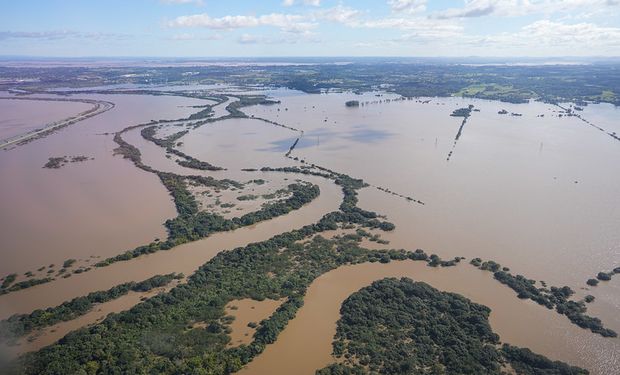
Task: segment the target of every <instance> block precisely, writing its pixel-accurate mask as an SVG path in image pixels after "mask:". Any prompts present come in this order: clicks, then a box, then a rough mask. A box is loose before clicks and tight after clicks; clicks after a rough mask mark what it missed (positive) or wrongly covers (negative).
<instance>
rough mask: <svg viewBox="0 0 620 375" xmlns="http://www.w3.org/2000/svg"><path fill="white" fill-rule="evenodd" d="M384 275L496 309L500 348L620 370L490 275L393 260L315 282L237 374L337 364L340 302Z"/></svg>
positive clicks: (601, 342)
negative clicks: (520, 348)
mask: <svg viewBox="0 0 620 375" xmlns="http://www.w3.org/2000/svg"><path fill="white" fill-rule="evenodd" d="M385 277H409V278H411V279H413V280H416V281H423V282H426V283H428V284H430V285H431V286H433V287H435V288H437V289H440V290H443V291H449V292H455V293H459V294H461V295H463V296H465V297H467V298H469V299H471V300H472V301H474V302H477V303H480V304H483V305H486V306H488V307H490V308H491V309H492V312H491V316H490V322H491V326H492V327H493V330H494V331H495V332H496V333H498V334H499V335H500V338H501V340H502V342H507V343H510V344H513V345H518V346H523V347H529V348H531V349H532V350H533V351H535V352H537V353H540V354H543V355H546V356H548V357H550V358H553V359H556V360H563V361H567V362H569V363H572V364H574V365H581V366H585V367H587V368H589V369H591V371H592V374H601V375H603V374H611V373H617V370H618V369H620V367H619V363H618V361H619V358H618V355H619V354H618V353H620V352H618V351H616V352H615V355H613V356H612V357H607V356H606V354H602V353H599V355H595V356H594V357H593V356H590V355H586V354H585V353H584V352H583V350H582V349H583V348H582V347H581V345H579V344H578V342H579V339H580V338H583V337H585V336H590V335H591V334H590V333H589V332H588V331H586V330H582V329H580V328H578V327H576V326H573V325H571V324H570V322H568V319H566V318H565V317H561V318H558V315H557V314H556V313H555V312H554V311H551V310H547V309H546V308H544V307H541V306H538V305H536V304H534V303H529V302H523V301H521V300H519V299H517V298H516V296H515V293H514V292H513V291H512V290H510V289H508V288H506V287H504V286H503V285H501V284H499V283H496V282H493V281H491V280H490V275H489V274H488V273H486V272H481V271H480V270H478V269H476V268H474V267H472V266H470V265H467V264H461V265H459V266H457V267H453V268H432V267H428V266H427V265H426V263H424V262H414V261H393V262H391V263H388V264H381V263H364V264H359V265H353V266H344V267H340V268H337V269H335V270H333V271H330V272H328V273H326V274H324V275H322V276H320V277H319V278H317V279H316V280H315V281H314V282H313V283H312V284H311V286H310V287H309V288H308V291H307V293H306V297H305V298H304V306H303V307H302V308H301V309H300V310H299V311H298V313H297V315H296V316H295V318H293V320H292V321H290V322H289V324H288V325H287V327H286V328H285V329H284V330H283V331H282V332H281V333H280V336H279V337H278V340H277V341H276V342H275V343H274V344H271V345H268V346H267V347H266V349H265V351H264V352H263V353H262V354H260V355H259V356H258V357H257V358H255V359H254V360H253V361H252V362H250V363H249V364H248V365H247V366H246V367H245V368H244V369H243V370H241V371H240V372H239V374H243V375H252V374H257V375H258V374H273V375H277V374H283V375H284V374H299V375H304V374H308V375H310V374H314V372H315V371H316V370H318V369H320V368H323V367H325V366H327V365H329V364H330V363H333V362H335V358H334V357H333V356H332V355H331V352H332V345H331V344H332V341H333V338H334V335H335V334H336V322H337V321H338V319H339V318H340V306H341V305H342V302H343V301H344V300H345V299H346V298H347V297H348V296H350V295H351V294H353V293H354V292H356V291H358V290H359V289H361V288H363V287H365V286H368V285H370V284H371V283H372V282H373V281H375V280H380V279H382V278H385ZM472 285H476V288H472ZM569 337H570V339H567V338H569ZM595 341H596V345H597V346H599V347H605V346H609V345H617V342H616V343H615V344H614V343H613V342H610V341H609V339H605V338H602V337H598V338H597V339H596V340H595ZM616 341H617V340H616ZM615 347H616V348H618V346H615Z"/></svg>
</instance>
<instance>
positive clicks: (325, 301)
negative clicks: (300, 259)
mask: <svg viewBox="0 0 620 375" xmlns="http://www.w3.org/2000/svg"><path fill="white" fill-rule="evenodd" d="M222 92H225V88H222ZM265 92H266V93H268V94H271V95H273V97H274V99H277V100H280V101H281V103H280V104H277V105H270V106H253V107H250V108H245V109H244V112H246V113H248V114H249V115H255V116H257V117H262V118H266V119H269V120H272V121H276V122H278V123H281V124H284V125H287V126H291V127H295V128H297V129H300V130H303V132H304V133H303V137H302V138H301V139H300V141H299V142H298V144H297V147H296V148H295V150H294V151H293V153H292V155H291V156H293V157H299V158H300V159H305V160H306V161H307V162H308V163H316V164H318V165H321V166H323V167H327V168H330V169H333V170H336V171H338V172H343V173H346V174H349V175H351V176H353V177H358V178H363V179H364V180H365V181H366V182H368V183H370V184H371V187H369V188H365V189H362V190H361V191H360V194H359V198H360V203H359V205H360V207H362V208H364V209H369V210H372V211H376V212H378V213H380V214H385V215H386V216H387V218H388V220H390V221H391V222H393V223H394V224H396V230H394V231H393V232H391V233H382V238H384V239H386V240H389V241H390V245H389V247H394V248H405V249H410V250H413V249H416V248H422V249H424V250H425V251H426V252H427V253H429V254H431V253H437V254H439V255H440V256H441V257H443V258H444V259H447V258H451V257H454V256H465V257H467V258H468V259H470V258H473V257H482V258H485V259H493V260H495V261H498V262H499V263H501V264H503V265H505V266H508V267H510V268H511V269H512V272H513V273H519V274H523V275H525V276H527V277H529V278H533V279H536V280H545V281H547V282H548V283H549V284H550V285H558V286H561V285H568V286H570V287H571V288H573V289H574V290H576V291H577V296H578V297H581V296H583V295H585V294H593V295H595V296H596V300H595V302H594V303H593V304H590V305H589V312H590V313H591V314H593V315H596V316H599V317H601V318H602V319H603V322H604V323H605V325H606V326H608V327H609V328H612V329H614V330H616V331H619V332H620V314H618V311H620V278H616V279H614V280H612V281H611V282H607V283H601V284H600V285H599V286H598V287H597V288H590V290H588V289H586V288H585V281H586V280H587V279H588V278H590V277H592V276H594V275H596V274H597V273H598V272H599V271H603V270H610V269H612V268H614V267H618V266H620V209H618V207H620V195H619V194H618V191H620V175H619V174H618V173H617V160H618V159H619V158H620V143H618V142H617V141H615V140H614V139H612V138H611V137H609V136H607V135H605V134H603V133H602V132H599V131H597V130H596V129H594V128H592V127H590V126H588V125H587V124H585V123H583V122H582V121H581V120H579V119H577V118H574V117H566V116H562V117H559V112H558V111H559V108H558V107H556V106H553V105H548V104H544V103H537V102H532V103H528V104H509V103H500V102H493V101H483V100H470V99H461V98H421V99H419V100H409V101H400V100H398V101H395V100H393V99H396V98H397V97H396V96H394V95H387V94H383V93H366V94H363V95H355V94H352V93H331V94H324V95H323V94H322V95H307V94H302V93H299V92H295V91H290V90H274V91H265ZM39 97H40V96H39ZM79 97H80V98H86V99H97V100H106V101H110V102H113V103H115V104H116V107H115V108H114V109H112V110H110V111H108V112H106V113H104V114H102V115H100V116H97V117H94V118H90V119H87V120H85V121H82V122H80V123H78V124H75V125H72V126H70V127H68V128H65V129H62V130H60V131H58V132H57V133H55V134H52V135H50V136H48V137H46V138H43V139H38V140H36V141H34V142H31V143H29V144H26V145H23V146H20V147H16V148H14V149H12V150H9V151H4V152H0V171H2V175H3V176H10V178H2V179H0V194H1V197H2V199H0V238H2V241H3V245H2V249H1V256H2V262H1V263H0V275H5V274H7V273H10V272H18V273H20V274H23V272H25V271H34V270H36V269H38V268H40V267H41V266H46V267H47V266H48V265H49V264H51V263H54V264H56V266H55V267H54V269H56V270H57V269H58V268H59V266H58V265H59V264H60V263H62V261H63V260H65V259H67V258H75V259H78V260H80V262H81V264H89V263H91V262H92V263H94V262H96V261H97V259H98V258H105V257H108V256H113V255H116V254H119V253H121V252H123V251H125V250H127V249H131V248H134V247H135V246H138V245H141V244H145V243H149V242H150V241H152V240H153V239H154V238H165V236H166V232H165V229H164V227H163V225H162V223H163V222H164V221H165V220H166V219H168V218H171V217H174V216H175V215H176V213H175V210H174V205H173V204H172V202H171V199H170V197H169V195H168V192H167V191H166V190H165V188H164V187H163V186H162V185H161V182H160V181H159V179H158V178H157V176H155V175H153V174H151V173H146V172H144V171H142V170H139V169H137V168H135V166H134V165H133V164H132V163H131V162H129V161H127V160H124V159H122V158H121V157H119V156H113V149H114V148H115V147H116V144H115V143H114V142H113V140H112V136H111V135H109V133H111V132H116V131H119V130H121V129H123V128H125V127H127V126H130V125H135V124H138V123H145V122H148V121H150V120H159V119H178V118H182V117H186V116H187V115H189V114H190V113H192V112H195V111H196V109H195V108H190V106H191V105H204V104H207V103H211V102H209V101H204V100H197V99H190V98H181V97H169V96H145V95H102V94H92V95H86V94H85V95H80V96H79ZM76 98H77V96H76ZM352 99H354V100H359V101H361V102H363V103H364V105H363V106H361V107H359V108H347V107H346V106H345V105H344V103H345V102H346V101H347V100H352ZM231 100H236V99H231ZM227 104H229V102H227V103H224V104H222V105H219V106H217V107H215V116H216V117H219V116H223V115H226V114H227V111H226V110H225V106H226V105H227ZM468 104H474V105H475V109H476V110H479V111H475V112H473V113H472V116H471V117H470V118H469V120H468V122H467V124H466V126H465V127H464V128H463V133H462V135H461V137H460V139H459V140H458V143H457V144H456V146H454V138H455V135H456V134H457V131H458V129H459V126H460V124H461V119H460V118H455V117H451V116H450V113H451V112H452V111H453V110H454V109H456V108H459V107H464V106H467V105H468ZM502 109H506V110H507V111H508V112H509V113H511V112H514V113H519V114H522V116H509V115H500V114H498V112H499V111H500V110H502ZM581 115H582V116H583V117H584V118H587V119H589V120H590V121H592V122H594V123H599V124H600V125H601V126H603V127H604V128H606V129H609V130H610V131H619V132H620V130H618V129H619V128H618V125H617V124H619V123H620V121H618V119H619V117H618V116H620V115H619V112H618V109H617V108H615V107H611V106H609V105H589V106H587V107H586V109H585V110H584V111H583V113H581ZM183 129H184V127H179V128H178V130H183ZM176 130H177V129H173V128H172V127H169V128H166V129H164V130H163V131H164V134H172V132H174V131H176ZM106 134H107V135H106ZM123 137H124V139H125V140H127V141H128V142H130V143H131V144H133V145H135V146H137V147H138V148H139V149H140V151H141V152H142V156H143V161H144V162H145V163H146V164H147V165H150V166H152V167H154V168H156V169H158V170H162V171H170V172H175V173H180V174H200V175H207V176H213V177H215V178H232V179H235V180H238V181H242V182H245V181H248V180H251V179H256V178H263V179H265V180H266V181H268V183H270V184H273V185H274V186H284V185H285V184H286V183H287V182H288V181H291V182H292V181H293V180H295V179H297V178H301V179H303V180H307V181H311V182H313V183H315V184H318V185H319V186H320V188H321V195H320V197H319V198H317V199H316V200H315V201H313V202H311V203H310V204H308V205H306V206H304V207H303V208H301V209H300V210H298V211H295V212H291V213H289V214H288V215H285V216H282V217H279V218H276V219H273V220H270V221H268V222H263V223H259V224H257V225H255V226H252V227H247V228H241V229H238V230H236V231H234V232H227V233H218V234H214V235H212V236H211V237H209V238H206V239H203V240H201V241H197V242H194V243H190V244H186V245H183V246H179V247H178V248H175V249H172V250H170V251H167V252H165V251H162V252H158V253H155V254H151V255H148V256H143V257H139V258H137V259H133V260H131V261H127V262H119V263H116V264H113V265H111V266H109V267H105V268H101V269H95V270H93V271H90V272H86V273H83V274H79V275H74V276H73V277H71V278H69V279H59V280H56V281H54V282H52V283H49V284H45V285H40V286H37V287H33V288H29V289H26V290H23V291H20V292H16V293H11V294H8V295H5V296H0V318H5V317H7V316H9V315H11V314H13V313H28V312H30V311H31V310H33V309H36V308H43V307H47V306H54V305H58V304H60V303H62V302H63V301H65V300H68V299H71V298H74V297H77V296H81V295H85V294H87V293H89V292H92V291H96V290H104V289H108V288H110V287H112V286H114V285H117V284H120V283H122V282H126V281H136V280H143V279H146V278H148V277H150V276H153V275H156V274H164V273H170V272H184V273H185V274H186V275H189V274H191V273H192V272H193V271H194V270H195V269H196V268H198V267H199V266H200V265H202V264H203V263H205V262H206V261H208V260H209V259H211V258H212V257H213V256H215V255H216V254H217V253H218V252H219V251H221V250H224V249H231V248H234V247H237V246H245V245H247V243H248V242H255V241H261V240H265V239H268V238H270V237H272V236H273V235H276V234H279V233H282V232H286V231H289V230H292V229H296V228H299V227H301V226H303V225H306V224H311V223H314V222H316V221H318V220H319V219H320V218H321V216H323V215H324V214H325V213H328V212H330V211H333V210H336V209H337V208H338V206H339V204H340V202H341V199H342V192H341V191H340V189H339V188H338V187H337V186H336V185H335V184H333V183H332V182H330V181H326V180H324V179H320V178H315V177H311V176H298V175H291V174H286V175H284V174H277V173H257V172H254V173H251V172H250V173H248V172H242V171H240V168H252V167H262V166H265V165H267V166H271V167H275V166H287V165H298V163H296V162H294V161H293V160H290V159H287V158H284V157H283V154H284V153H285V152H286V151H288V148H289V147H290V145H292V144H293V142H294V141H295V139H297V137H299V132H296V131H289V130H286V129H283V128H278V127H274V126H271V125H269V124H266V123H264V122H261V121H260V120H257V119H232V120H227V121H222V122H216V123H211V124H207V125H205V126H203V127H200V128H198V129H193V130H191V131H190V132H189V133H188V134H187V135H186V136H184V137H183V138H182V139H181V140H180V141H181V142H183V144H182V145H181V146H179V150H182V151H184V152H186V153H187V154H189V155H192V156H194V157H197V158H200V159H203V160H204V161H208V162H211V163H214V164H216V165H218V164H221V165H220V166H222V167H226V168H229V170H227V171H220V172H204V171H196V170H191V169H188V168H183V167H181V166H179V165H178V164H176V163H175V162H174V158H167V157H166V154H165V151H164V150H163V149H162V148H160V147H159V146H156V145H155V144H153V143H150V142H148V141H146V140H144V139H143V138H142V137H141V136H140V129H135V130H132V131H129V132H127V133H125V134H123ZM453 147H454V148H453ZM451 150H453V151H454V152H453V154H452V156H451V158H450V161H447V160H446V159H447V156H448V154H449V152H450V151H451ZM63 155H85V156H89V157H92V158H94V160H89V161H87V162H84V163H72V164H68V165H67V166H65V167H63V168H61V169H58V170H49V169H43V168H41V167H42V166H43V164H45V162H46V161H47V159H48V158H49V157H52V156H63ZM376 187H382V188H388V189H390V190H392V191H395V192H397V193H399V194H402V195H404V196H411V197H413V198H414V199H416V200H417V199H420V200H422V201H424V203H425V205H419V204H415V203H411V202H408V201H406V200H404V199H403V198H400V197H397V196H394V195H391V194H386V193H385V192H383V191H379V190H377V189H376ZM46 272H47V268H45V269H44V270H43V271H41V272H39V273H37V272H35V274H37V276H43V275H45V274H46ZM386 276H409V277H411V278H413V279H414V280H420V281H427V282H429V283H430V284H431V285H433V286H434V287H436V288H439V289H442V290H449V291H455V292H458V293H461V294H463V295H465V296H466V297H469V298H471V299H472V300H474V301H475V302H478V303H482V304H485V305H487V306H489V307H491V308H492V309H493V313H492V314H491V324H492V326H493V328H494V330H495V331H496V332H497V333H499V334H500V336H501V337H502V340H505V341H506V342H509V343H511V344H514V345H519V346H524V347H529V348H532V349H533V350H534V351H536V352H539V353H541V354H544V355H547V356H548V357H550V358H553V359H559V360H564V361H567V362H570V363H573V364H575V365H580V366H584V367H587V368H588V369H590V370H591V371H592V373H594V374H610V373H620V364H619V363H620V359H619V356H620V346H619V345H620V344H619V343H620V340H619V339H604V338H601V337H599V336H597V335H594V334H592V333H590V332H589V331H586V330H582V329H580V328H578V327H576V326H574V325H572V324H570V323H569V322H568V320H567V319H566V318H565V317H564V316H561V315H559V314H556V313H555V312H553V311H548V310H546V309H544V308H542V307H540V306H538V305H535V304H533V303H531V302H524V301H521V300H518V299H517V298H516V296H515V293H514V292H513V291H512V290H510V289H508V288H506V287H504V286H502V285H501V284H499V283H498V282H496V281H494V280H493V279H492V276H491V275H490V274H489V273H486V272H481V271H479V270H476V269H474V268H473V267H471V266H468V265H461V266H458V267H455V268H449V269H432V268H429V267H426V266H425V265H424V264H422V263H414V264H413V263H411V262H393V263H390V264H388V265H381V264H367V265H359V266H352V267H343V268H339V269H338V270H335V271H333V272H330V273H328V274H327V275H324V276H322V277H321V278H319V279H318V280H317V281H316V282H315V283H314V284H313V285H312V287H311V288H310V290H309V291H308V295H307V299H306V305H305V306H304V307H303V308H302V309H301V310H300V311H299V314H298V316H297V317H296V318H295V319H294V320H293V321H292V322H291V324H290V326H288V327H287V328H286V329H285V330H284V331H283V332H282V334H281V336H280V338H279V339H278V341H277V342H276V343H275V344H273V345H270V346H268V347H267V349H266V350H265V352H264V353H263V355H261V356H259V357H258V358H256V359H255V361H254V362H253V363H251V364H250V365H249V366H248V368H247V369H246V370H244V371H246V372H249V373H274V374H275V373H313V372H314V370H316V369H317V368H320V367H323V366H325V365H327V364H329V363H330V362H331V361H333V359H332V358H331V356H330V352H331V340H332V337H333V333H334V328H335V324H336V321H337V319H338V309H339V307H340V304H341V303H342V300H343V299H344V298H346V296H348V295H350V294H351V293H353V292H355V291H356V290H358V289H360V288H361V287H364V286H366V285H368V284H370V282H372V281H373V280H376V279H378V278H382V277H386ZM22 279H24V277H23V276H20V279H19V280H22ZM132 298H134V296H127V297H124V298H123V299H121V300H119V302H117V303H111V304H110V305H106V306H104V308H106V309H108V310H106V311H109V312H112V311H120V310H122V309H127V308H129V307H130V306H132V305H133V304H135V303H136V302H137V300H133V299H132ZM95 316H96V314H95V313H92V314H89V316H88V318H87V317H84V318H83V319H82V320H78V321H76V322H68V323H67V324H61V325H59V326H58V327H55V329H56V330H57V331H56V332H55V333H54V334H55V335H56V336H53V335H51V334H50V335H49V336H43V337H44V338H45V339H43V337H42V340H51V339H52V338H53V337H60V335H61V334H62V333H66V332H68V331H69V330H71V329H74V328H77V327H79V326H80V325H83V324H88V323H92V322H93V321H96V319H95V320H93V318H94V317H95ZM97 318H98V316H97ZM33 344H34V343H33ZM293 366H294V368H293ZM267 369H268V370H269V371H266V370H267ZM300 369H301V370H300ZM261 371H266V372H261Z"/></svg>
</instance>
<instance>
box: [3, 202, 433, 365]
mask: <svg viewBox="0 0 620 375" xmlns="http://www.w3.org/2000/svg"><path fill="white" fill-rule="evenodd" d="M343 220H345V218H344V217H342V216H340V215H337V214H335V213H332V214H328V215H326V216H324V217H323V218H322V219H321V220H320V221H319V222H318V223H316V224H313V225H309V226H305V227H303V228H301V229H299V230H294V231H291V232H288V233H284V234H281V235H277V236H275V237H273V238H271V239H269V240H267V241H263V242H259V243H254V244H249V245H247V246H246V247H243V248H237V249H235V250H232V251H224V252H221V253H219V254H218V255H216V256H215V257H214V258H213V259H212V260H211V261H209V262H208V263H206V264H205V265H203V266H202V267H200V269H199V270H198V271H197V272H196V273H194V274H193V275H191V276H190V277H189V279H188V282H187V284H182V285H180V286H177V287H175V288H173V289H172V290H171V291H170V292H167V293H164V294H160V295H158V296H155V297H152V298H150V299H148V300H146V301H145V302H143V303H140V304H139V305H136V306H135V307H133V308H132V309H130V310H129V311H125V312H122V313H118V314H112V315H109V316H108V317H107V318H106V319H105V320H104V321H103V322H101V323H98V324H95V325H93V326H91V327H87V328H82V329H80V330H78V331H75V332H72V333H70V334H69V335H67V336H65V338H63V339H62V340H61V341H60V342H59V343H57V344H54V345H52V346H49V347H46V348H44V349H42V350H40V351H38V352H36V353H31V354H27V355H25V356H23V357H21V358H20V359H19V360H18V362H15V363H13V364H12V365H13V368H12V371H14V372H17V373H26V374H52V373H58V372H70V373H79V372H81V371H86V372H87V373H88V371H94V372H99V373H128V372H134V371H146V372H156V373H163V374H173V373H188V372H191V373H213V374H225V373H230V372H234V371H236V370H239V369H240V368H241V366H242V365H243V364H245V363H248V362H249V361H250V360H251V359H252V358H253V357H254V356H256V355H257V354H259V353H260V352H262V351H263V349H264V348H265V345H267V344H269V343H273V342H274V341H275V340H276V338H277V336H278V334H279V332H280V331H281V330H282V329H283V328H284V327H285V326H286V324H287V322H288V321H289V320H290V319H292V318H293V317H294V315H295V312H296V311H297V310H298V309H299V307H301V305H302V304H303V295H304V293H305V290H306V288H307V287H308V286H309V285H310V283H311V282H312V281H313V280H314V279H315V278H316V277H318V276H319V275H321V274H323V273H325V272H327V271H329V270H331V269H334V268H336V267H338V266H340V265H344V264H354V263H360V262H369V261H370V262H377V261H383V260H384V259H385V261H388V262H389V261H390V260H391V259H407V258H410V259H416V258H418V257H421V256H420V253H421V252H417V253H409V252H406V251H403V250H368V249H364V248H361V247H360V246H359V244H358V242H357V241H355V240H351V239H346V238H340V239H332V240H329V239H325V238H323V237H321V236H315V235H316V234H318V233H320V232H322V231H325V230H333V229H336V228H338V223H341V222H343ZM302 240H305V242H303V243H301V242H300V241H302ZM423 257H424V258H426V255H424V256H423ZM242 298H253V299H256V300H262V299H264V298H270V299H280V298H286V301H285V302H284V303H283V304H282V305H281V306H280V307H279V308H278V309H277V310H276V312H275V313H274V314H273V315H272V316H271V317H270V318H268V319H266V320H263V321H261V322H260V323H259V324H258V327H257V330H256V333H255V334H254V337H253V341H252V343H251V344H249V345H241V346H240V347H236V348H227V347H226V344H227V343H228V342H229V341H230V338H229V336H228V335H227V333H226V319H224V307H225V305H226V304H227V303H229V302H230V301H232V300H235V299H242ZM195 322H205V328H201V327H196V326H195V325H194V323H195ZM87 348H88V349H87Z"/></svg>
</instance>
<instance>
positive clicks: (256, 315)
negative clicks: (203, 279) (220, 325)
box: [225, 298, 284, 346]
mask: <svg viewBox="0 0 620 375" xmlns="http://www.w3.org/2000/svg"><path fill="white" fill-rule="evenodd" d="M282 302H284V300H273V299H265V300H262V301H256V300H253V299H251V298H245V299H240V300H234V301H231V302H229V303H228V304H227V305H226V309H225V311H226V315H230V316H234V317H235V320H233V322H232V323H231V324H230V328H231V329H232V332H231V333H230V343H229V346H239V345H241V344H249V343H251V342H252V336H253V335H254V332H256V328H252V327H249V326H248V324H249V323H256V324H258V323H260V322H261V320H263V319H267V318H269V317H270V316H271V314H273V313H274V312H275V311H276V309H277V308H278V307H280V305H281V304H282Z"/></svg>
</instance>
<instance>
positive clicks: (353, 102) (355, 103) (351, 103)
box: [344, 100, 360, 108]
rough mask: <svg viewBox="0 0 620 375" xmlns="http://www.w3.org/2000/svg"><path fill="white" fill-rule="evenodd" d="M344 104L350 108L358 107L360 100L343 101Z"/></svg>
mask: <svg viewBox="0 0 620 375" xmlns="http://www.w3.org/2000/svg"><path fill="white" fill-rule="evenodd" d="M344 105H345V106H347V107H349V108H351V107H359V106H360V102H359V100H349V101H347V102H346V103H344Z"/></svg>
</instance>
